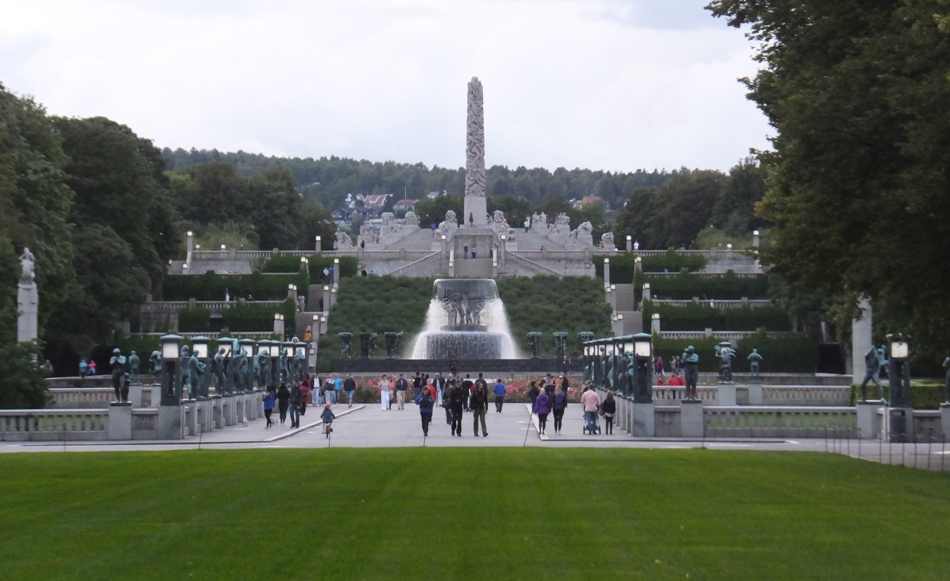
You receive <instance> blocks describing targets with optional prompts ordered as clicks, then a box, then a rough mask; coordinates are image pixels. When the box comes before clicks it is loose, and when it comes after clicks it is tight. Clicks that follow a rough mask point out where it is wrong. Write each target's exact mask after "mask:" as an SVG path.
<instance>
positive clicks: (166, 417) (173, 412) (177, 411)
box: [156, 405, 182, 440]
mask: <svg viewBox="0 0 950 581" xmlns="http://www.w3.org/2000/svg"><path fill="white" fill-rule="evenodd" d="M181 416H182V410H181V406H180V405H162V406H158V425H157V426H156V430H157V432H158V434H157V437H158V439H159V440H181V438H182V433H181V426H182V422H181Z"/></svg>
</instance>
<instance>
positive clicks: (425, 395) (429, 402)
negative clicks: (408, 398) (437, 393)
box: [416, 389, 435, 437]
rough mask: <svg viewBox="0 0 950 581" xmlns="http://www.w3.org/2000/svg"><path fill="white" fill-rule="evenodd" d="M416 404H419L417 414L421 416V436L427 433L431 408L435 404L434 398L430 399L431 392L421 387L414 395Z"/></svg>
mask: <svg viewBox="0 0 950 581" xmlns="http://www.w3.org/2000/svg"><path fill="white" fill-rule="evenodd" d="M416 405H418V406H419V415H420V416H421V417H422V437H426V436H428V435H429V424H430V423H431V422H432V408H433V407H434V406H435V400H434V399H432V392H430V391H429V390H428V389H423V390H422V391H420V392H419V395H417V396H416Z"/></svg>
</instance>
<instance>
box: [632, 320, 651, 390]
mask: <svg viewBox="0 0 950 581" xmlns="http://www.w3.org/2000/svg"><path fill="white" fill-rule="evenodd" d="M631 340H632V342H633V357H634V362H635V367H634V375H633V380H634V381H633V403H653V365H652V364H651V360H652V358H653V336H652V335H649V334H647V333H637V334H636V335H633V336H632V337H631Z"/></svg>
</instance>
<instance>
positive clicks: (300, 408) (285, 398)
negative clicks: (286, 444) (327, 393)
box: [264, 381, 311, 429]
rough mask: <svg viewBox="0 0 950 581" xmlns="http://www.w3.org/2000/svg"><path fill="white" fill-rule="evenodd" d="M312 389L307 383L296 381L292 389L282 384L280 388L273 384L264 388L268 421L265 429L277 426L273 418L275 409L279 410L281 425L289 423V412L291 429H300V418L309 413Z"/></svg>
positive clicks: (265, 415)
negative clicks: (288, 414)
mask: <svg viewBox="0 0 950 581" xmlns="http://www.w3.org/2000/svg"><path fill="white" fill-rule="evenodd" d="M310 392H311V387H310V385H308V384H307V383H306V382H303V383H301V382H299V381H294V382H293V383H292V384H291V386H290V388H289V389H288V388H287V384H286V383H284V382H281V384H280V386H278V387H277V388H275V387H274V384H273V383H268V384H267V386H266V387H265V388H264V418H265V419H266V420H267V425H266V426H264V427H265V428H271V427H273V426H275V425H277V422H276V421H275V420H274V418H273V417H272V415H273V413H274V408H277V411H278V413H279V414H280V423H281V424H284V423H286V422H287V412H288V411H289V412H290V428H291V429H294V428H299V427H300V416H303V415H305V414H306V413H307V403H308V402H309V401H310Z"/></svg>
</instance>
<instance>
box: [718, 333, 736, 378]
mask: <svg viewBox="0 0 950 581" xmlns="http://www.w3.org/2000/svg"><path fill="white" fill-rule="evenodd" d="M715 349H716V357H718V358H719V382H720V383H731V382H732V360H733V359H734V358H735V356H736V352H735V350H734V349H733V348H732V345H731V344H730V343H729V342H728V341H723V342H722V343H720V344H718V345H716V348H715Z"/></svg>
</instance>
